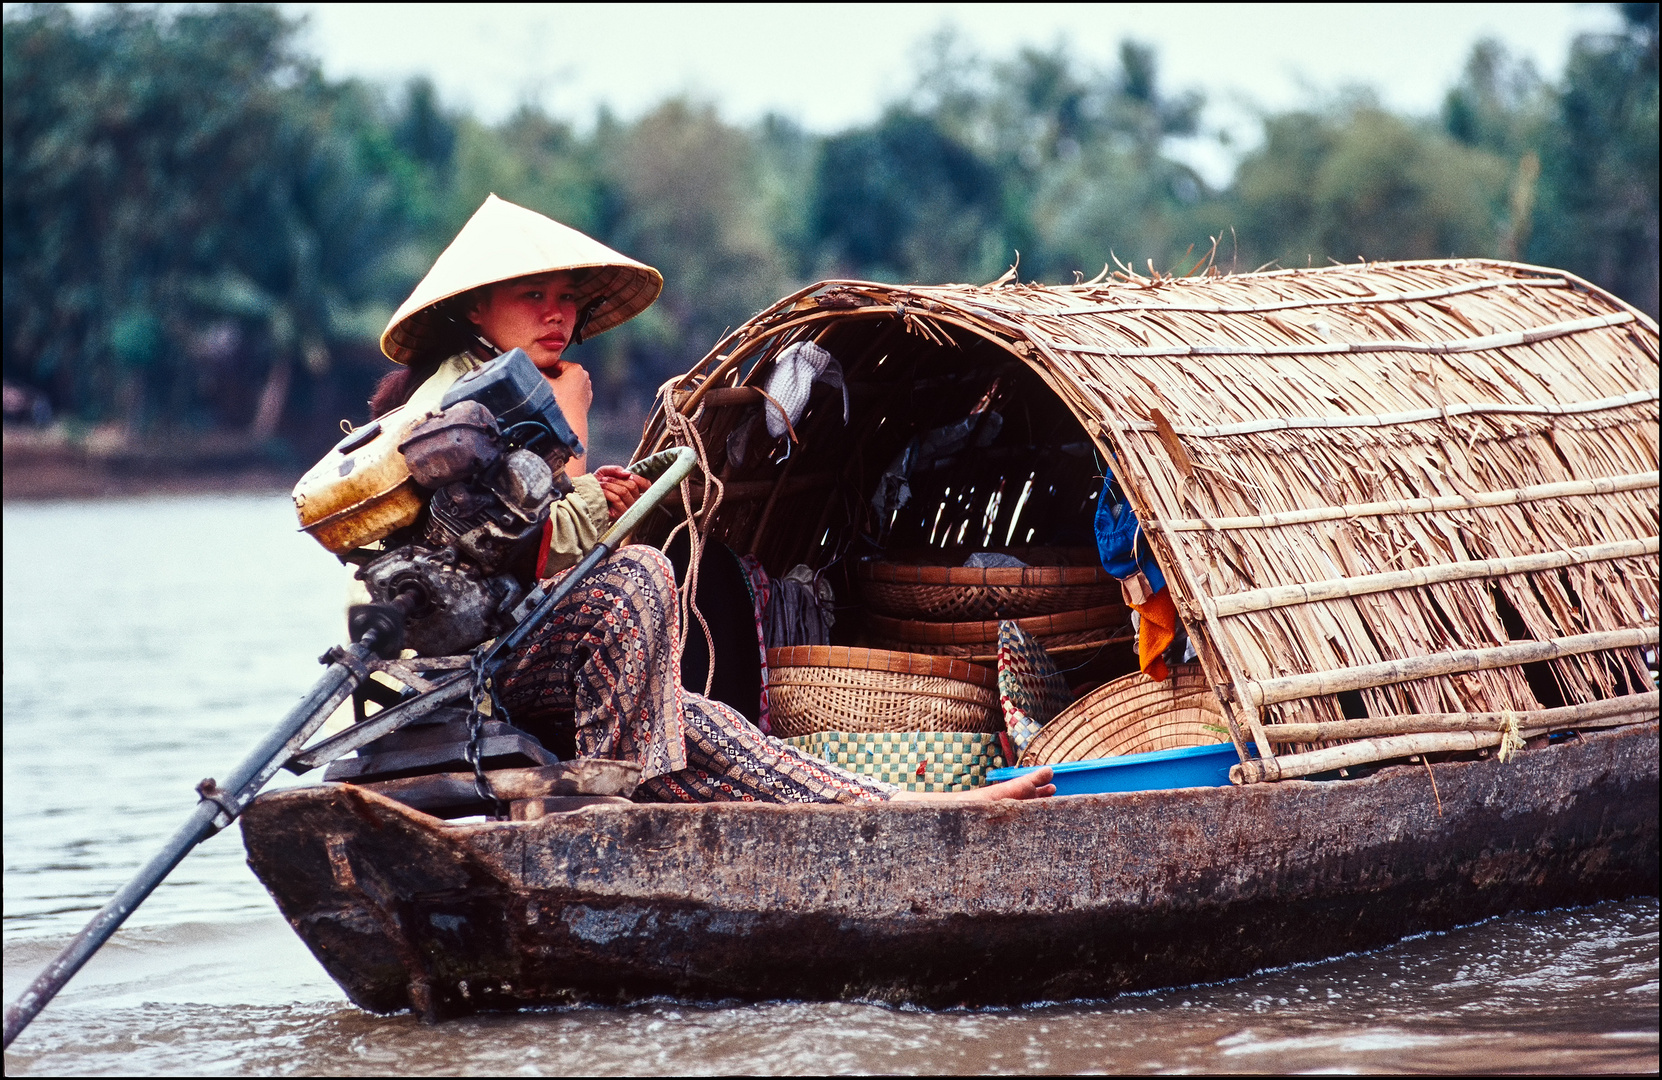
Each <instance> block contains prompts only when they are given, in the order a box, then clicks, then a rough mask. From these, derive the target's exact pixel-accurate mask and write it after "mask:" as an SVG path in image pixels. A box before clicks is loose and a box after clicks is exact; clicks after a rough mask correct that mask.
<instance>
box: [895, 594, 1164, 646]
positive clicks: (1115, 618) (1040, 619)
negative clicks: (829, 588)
mask: <svg viewBox="0 0 1662 1080" xmlns="http://www.w3.org/2000/svg"><path fill="white" fill-rule="evenodd" d="M1117 587H1118V586H1117V585H1116V588H1117ZM1015 622H1016V625H1017V626H1019V627H1021V628H1022V629H1023V630H1025V631H1026V632H1027V633H1028V634H1030V635H1032V637H1033V639H1034V640H1035V641H1037V642H1038V643H1039V644H1040V645H1042V646H1044V648H1045V651H1046V652H1049V653H1051V654H1058V653H1070V652H1083V651H1086V650H1088V649H1098V648H1101V647H1102V646H1103V645H1106V644H1108V643H1110V642H1114V641H1130V640H1131V639H1132V638H1133V637H1134V636H1135V634H1134V633H1133V632H1132V630H1131V609H1130V608H1128V607H1126V606H1125V605H1124V604H1117V603H1115V604H1102V605H1100V606H1098V607H1094V608H1086V609H1085V610H1083V611H1063V612H1059V613H1057V614H1055V615H1035V616H1032V617H1030V618H1026V619H1017V620H1015ZM998 623H999V620H997V619H985V620H980V621H976V622H922V621H918V620H914V619H891V618H888V617H887V616H883V615H868V616H866V628H867V630H868V631H869V632H870V634H871V638H872V641H873V643H874V644H877V645H881V646H884V647H888V648H895V649H904V650H908V651H911V652H919V653H930V654H933V655H936V656H956V657H961V658H963V659H966V660H969V661H970V662H971V663H984V664H996V663H997V662H998Z"/></svg>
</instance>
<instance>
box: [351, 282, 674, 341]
mask: <svg viewBox="0 0 1662 1080" xmlns="http://www.w3.org/2000/svg"><path fill="white" fill-rule="evenodd" d="M582 270H586V271H588V273H587V274H586V275H584V279H583V281H582V282H581V283H580V284H579V285H578V286H577V288H576V289H575V290H574V291H575V292H576V294H577V310H579V311H581V310H583V309H584V308H585V307H587V306H588V305H589V304H591V303H593V302H594V301H595V300H597V299H598V300H600V301H601V304H600V306H599V307H597V308H595V310H594V314H593V315H591V316H590V317H589V322H588V325H587V326H585V327H584V328H583V339H584V340H585V341H587V340H589V339H590V338H593V337H596V336H598V335H600V334H604V333H605V332H606V331H608V330H610V329H612V328H613V327H616V326H621V325H622V324H623V323H626V322H628V321H629V320H630V319H633V318H634V317H635V316H636V315H639V314H640V313H641V312H643V311H645V310H646V309H647V308H649V307H651V306H652V304H653V302H654V301H655V300H657V299H658V294H659V293H661V292H663V289H664V279H663V277H662V276H661V275H660V274H659V273H658V271H656V270H654V269H652V268H651V267H649V266H618V265H616V264H615V263H610V264H606V263H603V264H599V265H592V266H560V267H553V268H550V269H548V270H544V271H541V273H545V274H548V273H559V272H565V271H582ZM535 276H536V272H533V273H531V274H514V275H512V276H510V277H504V278H498V279H497V280H496V281H484V282H480V283H479V284H477V285H470V286H468V287H467V288H465V289H457V290H456V291H455V292H452V293H450V294H449V295H447V296H441V297H439V298H438V299H437V300H434V301H433V302H432V303H430V304H428V305H427V306H426V307H424V308H421V309H420V310H418V311H416V312H414V313H412V314H410V315H406V316H405V317H404V318H403V319H401V320H398V321H396V322H394V323H393V324H392V325H390V326H388V327H387V331H386V333H385V334H383V335H381V351H382V352H383V353H385V354H386V356H387V359H389V360H391V361H393V363H396V364H408V363H410V362H411V361H412V360H414V359H415V358H416V357H418V356H421V355H422V354H423V353H428V352H432V351H433V350H434V349H440V348H443V347H444V346H445V345H446V344H447V343H450V342H454V341H455V340H456V339H457V331H456V328H455V327H454V326H453V325H451V324H452V321H453V320H454V319H456V318H458V315H457V314H456V313H453V312H451V311H448V310H446V306H445V305H446V302H447V301H450V300H454V299H455V298H456V297H458V296H461V295H462V294H463V293H468V292H472V291H473V290H474V289H478V288H483V287H485V286H488V285H499V284H501V283H502V282H504V281H517V280H518V279H520V278H524V277H535Z"/></svg>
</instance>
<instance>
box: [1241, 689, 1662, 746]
mask: <svg viewBox="0 0 1662 1080" xmlns="http://www.w3.org/2000/svg"><path fill="white" fill-rule="evenodd" d="M1659 703H1662V694H1658V692H1657V691H1655V690H1652V691H1650V692H1649V693H1646V694H1633V695H1630V696H1627V697H1615V698H1605V699H1604V700H1603V701H1590V702H1584V703H1582V704H1580V705H1562V706H1559V707H1558V708H1554V709H1540V710H1537V711H1535V712H1513V713H1505V712H1489V713H1419V714H1417V715H1413V716H1370V717H1368V718H1366V719H1363V720H1330V721H1324V722H1322V723H1317V724H1270V725H1268V727H1267V729H1266V730H1267V731H1268V732H1269V736H1270V742H1272V743H1278V744H1280V745H1283V746H1284V745H1287V744H1289V743H1319V742H1331V741H1333V740H1334V739H1368V738H1374V737H1376V736H1380V735H1418V734H1422V733H1430V732H1439V731H1444V732H1446V731H1498V730H1500V728H1501V726H1502V725H1504V724H1505V723H1506V722H1507V721H1509V720H1511V721H1515V722H1516V723H1517V725H1518V728H1519V729H1520V730H1523V731H1528V730H1533V729H1536V728H1547V727H1551V726H1552V725H1554V724H1558V723H1560V722H1567V721H1576V722H1582V721H1593V720H1606V719H1609V718H1611V717H1616V716H1632V715H1636V714H1640V713H1644V714H1648V715H1651V716H1655V715H1656V712H1657V707H1658V705H1659Z"/></svg>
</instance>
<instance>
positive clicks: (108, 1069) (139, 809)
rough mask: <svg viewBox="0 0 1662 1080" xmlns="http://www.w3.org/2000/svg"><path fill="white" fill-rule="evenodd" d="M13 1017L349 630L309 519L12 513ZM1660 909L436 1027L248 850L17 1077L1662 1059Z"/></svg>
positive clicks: (117, 959) (1498, 1066)
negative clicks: (1103, 973) (327, 939)
mask: <svg viewBox="0 0 1662 1080" xmlns="http://www.w3.org/2000/svg"><path fill="white" fill-rule="evenodd" d="M4 541H5V543H4V618H5V622H4V669H3V671H4V725H5V728H4V738H5V753H4V769H5V774H4V779H5V787H4V810H5V814H4V819H5V822H4V846H5V851H4V857H5V879H4V880H5V886H4V943H5V996H6V1000H7V1001H8V1002H9V1001H11V1000H12V999H14V998H15V997H16V995H17V994H18V993H19V992H20V991H21V990H22V988H23V987H24V986H25V985H26V984H27V982H28V980H29V979H30V978H32V977H33V976H34V975H35V973H36V972H37V971H38V970H39V969H40V967H41V966H42V965H43V964H45V963H46V961H47V960H48V959H50V957H51V956H52V955H53V953H54V952H55V951H56V949H57V948H58V947H59V946H60V945H61V944H62V943H63V942H64V941H65V940H66V939H67V938H68V937H69V936H70V935H71V934H73V933H74V932H75V931H76V930H78V929H79V928H80V926H81V925H82V924H83V923H84V922H85V920H86V919H87V918H88V917H90V915H91V914H92V913H93V912H94V911H95V910H96V909H97V908H98V907H99V905H101V904H102V903H103V901H104V900H106V899H107V898H108V897H109V895H110V894H111V893H112V892H113V891H114V890H115V889H116V888H117V887H119V885H120V884H121V883H122V882H123V881H125V880H126V879H127V877H128V876H129V875H130V874H131V873H132V872H133V871H134V870H135V869H136V868H137V867H138V866H139V865H140V864H141V863H142V862H143V861H144V860H145V859H146V858H148V857H149V855H150V854H151V853H152V852H153V850H154V849H155V848H156V846H158V845H159V844H160V842H161V841H162V840H163V839H164V838H165V837H166V836H167V835H168V834H170V833H171V832H172V830H173V829H174V828H175V827H176V826H177V825H178V823H179V822H180V821H181V820H182V819H183V817H184V815H185V814H186V813H188V811H189V809H190V807H191V805H192V804H193V802H194V795H193V793H192V788H193V786H194V785H195V783H196V781H197V780H199V779H201V778H202V777H203V776H206V775H211V774H212V773H213V772H214V771H215V770H216V769H225V768H227V767H228V766H229V765H231V764H232V763H234V762H235V761H236V760H238V759H240V758H241V756H242V755H243V754H244V752H245V751H246V750H247V748H248V747H249V746H250V745H252V743H253V742H254V741H255V740H256V739H257V738H258V737H259V736H260V735H261V734H263V733H264V732H265V731H266V730H267V728H268V727H269V726H270V725H271V724H273V723H275V721H276V719H277V718H278V717H279V716H280V715H281V714H282V712H283V710H284V709H285V708H286V707H287V706H288V704H290V703H291V702H292V701H293V700H294V698H295V697H296V695H298V694H299V693H300V692H301V691H302V690H303V689H304V688H305V687H306V686H307V685H309V683H310V682H311V681H312V680H313V679H314V678H315V677H316V673H317V672H318V671H319V670H320V669H319V668H318V667H317V664H316V657H317V655H318V653H319V652H321V651H322V650H323V648H324V647H325V646H327V645H328V644H330V643H331V642H333V641H335V640H336V639H337V638H338V637H339V636H340V632H341V629H340V623H341V615H342V612H341V596H342V592H341V582H342V571H341V569H340V567H339V566H338V564H336V563H335V562H334V560H333V559H332V558H330V557H329V556H328V555H326V554H325V553H324V552H323V551H322V550H321V549H320V548H317V547H316V546H315V545H314V544H313V543H312V542H311V541H310V540H308V539H306V538H305V537H303V536H299V535H297V534H296V533H295V532H294V527H293V519H292V517H291V514H290V510H289V508H288V504H287V502H286V500H284V499H282V498H281V497H270V496H249V495H242V496H223V497H207V496H200V497H198V496H191V497H167V498H147V499H126V500H110V501H100V502H61V503H31V504H17V503H12V504H8V505H7V506H6V507H5V510H4ZM1657 928H1658V918H1657V901H1656V900H1655V899H1654V898H1636V899H1631V900H1624V901H1615V902H1610V903H1604V904H1598V905H1595V906H1592V907H1587V908H1578V909H1573V910H1561V911H1550V912H1540V913H1530V914H1520V915H1514V916H1509V917H1507V918H1502V919H1493V920H1489V921H1487V922H1484V923H1481V924H1478V925H1475V926H1470V927H1465V928H1462V929H1458V930H1454V931H1451V932H1449V933H1445V934H1434V935H1426V936H1423V937H1419V938H1415V939H1411V940H1408V941H1404V942H1400V943H1398V944H1396V945H1393V946H1390V947H1389V948H1386V949H1382V950H1379V951H1376V952H1372V953H1367V954H1361V955H1350V956H1343V957H1338V958H1335V959H1332V960H1327V961H1323V962H1320V963H1315V964H1308V965H1301V966H1297V967H1291V968H1283V969H1278V970H1273V971H1266V972H1261V973H1258V974H1256V975H1253V976H1251V977H1249V978H1245V979H1239V980H1235V981H1232V982H1226V983H1219V984H1213V985H1205V986H1192V987H1181V988H1175V989H1170V990H1162V991H1158V992H1154V993H1149V994H1143V995H1138V996H1131V997H1122V998H1118V999H1115V1000H1113V1001H1106V1002H1057V1003H1047V1004H1042V1005H1035V1006H1032V1007H1029V1008H1024V1009H1005V1010H979V1011H927V1010H913V1009H896V1008H890V1007H886V1006H879V1005H872V1004H865V1003H859V1002H841V1003H810V1002H790V1001H786V1002H771V1003H764V1004H740V1003H732V1002H683V1001H652V1002H646V1003H643V1004H640V1005H636V1006H633V1007H630V1008H617V1009H603V1008H576V1009H560V1010H552V1011H547V1012H540V1013H530V1014H521V1015H515V1016H496V1017H483V1018H476V1019H471V1020H464V1021H459V1022H453V1023H449V1024H444V1025H439V1026H436V1027H425V1026H423V1025H421V1024H419V1023H417V1022H415V1021H414V1020H413V1019H412V1018H410V1017H408V1016H395V1017H377V1016H372V1015H369V1014H366V1013H363V1012H361V1011H359V1010H357V1009H355V1008H354V1007H353V1006H351V1005H350V1004H349V1003H348V1002H347V1001H346V1000H345V997H344V995H342V994H341V992H340V991H339V989H338V988H337V987H336V986H335V985H334V983H333V982H331V981H330V980H329V979H328V977H327V976H325V975H324V974H323V972H322V969H321V968H320V967H318V965H317V964H316V963H315V962H314V961H313V960H312V958H311V956H310V954H309V953H307V951H306V950H305V948H304V947H303V946H302V945H301V944H300V942H299V941H298V939H296V938H295V937H294V935H293V934H292V933H291V932H290V931H289V929H288V927H287V926H286V925H285V924H284V923H283V921H282V920H281V919H280V918H279V917H278V916H277V915H276V912H275V909H274V908H273V907H272V905H271V902H270V900H269V899H268V898H267V897H266V895H265V892H264V890H263V889H262V888H261V887H260V885H259V883H258V882H256V881H255V880H254V878H253V876H252V875H251V874H250V873H249V872H248V869H247V867H246V866H245V865H244V864H243V861H242V847H241V844H240V842H239V838H238V837H236V836H234V835H228V836H220V837H216V838H214V839H213V840H210V841H209V842H208V843H207V844H206V845H204V846H203V848H202V849H200V850H199V851H197V852H196V853H195V854H193V855H192V856H191V857H190V858H189V859H187V860H186V862H185V863H184V864H183V865H182V866H181V867H180V868H179V869H178V870H177V871H175V873H174V875H173V877H172V878H171V879H170V880H169V881H168V882H167V883H166V884H164V885H163V886H162V887H161V888H160V889H159V890H157V892H156V894H155V895H154V896H152V897H151V899H150V900H149V901H148V902H147V903H146V904H145V905H144V906H143V907H142V908H140V909H139V911H138V913H137V914H136V915H135V916H134V918H133V919H132V920H131V921H130V922H129V924H128V927H127V928H126V929H124V930H122V931H121V932H120V933H119V934H117V935H116V938H115V939H114V941H113V942H112V943H111V944H110V945H109V946H107V947H106V948H105V950H104V951H103V953H101V954H100V955H99V956H98V957H97V958H96V959H95V960H94V961H93V963H92V964H90V965H89V966H88V967H87V969H86V970H84V971H83V972H82V973H81V975H80V976H78V977H77V978H76V980H75V981H74V982H72V983H71V984H70V986H69V988H68V989H67V990H66V991H65V992H64V993H63V994H62V995H61V996H60V997H59V998H58V999H57V1001H55V1002H53V1004H51V1005H50V1006H48V1007H47V1009H46V1011H45V1012H44V1013H42V1014H41V1016H40V1018H39V1019H38V1020H36V1021H35V1023H34V1025H33V1026H32V1027H30V1028H29V1030H28V1031H27V1032H26V1033H25V1034H24V1035H23V1037H22V1038H20V1039H19V1040H18V1041H17V1042H16V1043H15V1044H14V1045H13V1047H12V1049H11V1050H10V1051H8V1052H7V1053H6V1055H5V1068H6V1073H7V1074H8V1075H70V1074H76V1075H87V1074H128V1075H135V1074H146V1075H151V1074H244V1073H249V1074H260V1073H298V1074H314V1073H343V1074H355V1075H356V1074H365V1075H369V1074H388V1073H392V1074H399V1073H408V1074H454V1073H465V1074H493V1075H494V1074H518V1073H524V1074H533V1075H540V1074H560V1073H665V1074H682V1073H734V1072H744V1073H757V1072H779V1073H822V1072H901V1073H941V1072H1097V1071H1104V1072H1106V1071H1113V1072H1162V1071H1169V1072H1217V1071H1255V1072H1256V1071H1271V1072H1281V1071H1289V1072H1291V1071H1308V1070H1318V1071H1419V1072H1478V1071H1483V1072H1488V1071H1504V1072H1518V1071H1524V1072H1611V1071H1656V1069H1657V1065H1658V1050H1657V1008H1658V978H1657V964H1658V938H1657Z"/></svg>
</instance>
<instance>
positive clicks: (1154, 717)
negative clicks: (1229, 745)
mask: <svg viewBox="0 0 1662 1080" xmlns="http://www.w3.org/2000/svg"><path fill="white" fill-rule="evenodd" d="M1228 738H1229V730H1228V728H1227V727H1225V721H1224V717H1223V709H1222V707H1221V706H1220V705H1219V704H1218V698H1217V695H1216V694H1215V693H1213V691H1212V687H1211V686H1210V684H1208V683H1207V681H1206V675H1205V673H1204V672H1202V671H1201V669H1200V665H1199V664H1183V665H1181V666H1179V667H1178V668H1177V670H1176V671H1175V672H1174V673H1173V675H1172V678H1171V679H1170V680H1168V681H1166V682H1155V681H1154V680H1153V679H1151V678H1149V677H1148V676H1147V675H1144V674H1143V673H1142V672H1140V671H1139V672H1135V673H1133V674H1131V675H1127V676H1125V677H1124V678H1120V679H1115V680H1114V681H1113V682H1111V683H1105V684H1103V685H1102V686H1099V687H1097V688H1096V689H1095V690H1093V691H1091V692H1090V693H1089V694H1086V695H1085V696H1084V697H1082V698H1080V699H1079V700H1078V701H1076V702H1074V703H1073V704H1072V705H1070V706H1068V707H1067V708H1066V709H1064V710H1063V711H1062V712H1061V714H1060V715H1058V716H1057V717H1056V719H1054V720H1052V721H1051V722H1050V723H1048V724H1046V725H1045V726H1044V728H1043V729H1042V730H1040V732H1039V733H1038V734H1037V735H1035V736H1034V737H1033V741H1032V742H1031V743H1029V744H1028V745H1027V750H1026V752H1025V753H1023V754H1022V756H1021V763H1022V764H1023V765H1059V764H1061V763H1062V762H1064V761H1086V760H1088V759H1090V758H1101V757H1118V756H1120V755H1121V754H1146V753H1149V752H1151V751H1154V750H1173V749H1176V748H1177V747H1181V746H1210V745H1211V744H1213V743H1218V742H1223V741H1224V740H1226V739H1228Z"/></svg>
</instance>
